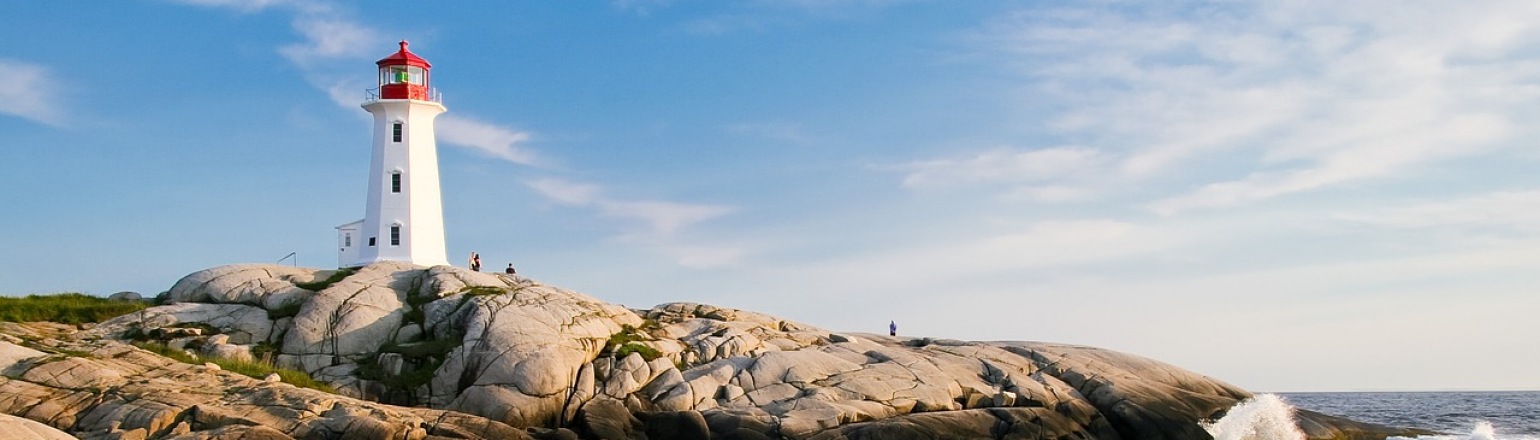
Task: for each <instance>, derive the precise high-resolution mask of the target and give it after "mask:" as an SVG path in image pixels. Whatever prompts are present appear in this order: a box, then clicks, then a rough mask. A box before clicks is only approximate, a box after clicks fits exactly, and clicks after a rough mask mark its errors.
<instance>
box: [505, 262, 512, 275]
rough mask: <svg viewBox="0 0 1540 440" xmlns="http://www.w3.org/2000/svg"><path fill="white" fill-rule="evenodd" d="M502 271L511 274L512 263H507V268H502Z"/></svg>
mask: <svg viewBox="0 0 1540 440" xmlns="http://www.w3.org/2000/svg"><path fill="white" fill-rule="evenodd" d="M503 273H506V274H509V275H513V263H508V268H507V269H503Z"/></svg>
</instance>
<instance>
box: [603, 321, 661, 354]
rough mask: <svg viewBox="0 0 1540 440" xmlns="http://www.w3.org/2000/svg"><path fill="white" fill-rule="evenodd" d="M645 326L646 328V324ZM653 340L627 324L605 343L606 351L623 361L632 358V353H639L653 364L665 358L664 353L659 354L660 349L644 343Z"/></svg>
mask: <svg viewBox="0 0 1540 440" xmlns="http://www.w3.org/2000/svg"><path fill="white" fill-rule="evenodd" d="M643 325H644V326H645V323H644V324H643ZM652 339H653V338H652V337H650V336H647V335H645V334H643V333H642V331H641V330H638V329H637V328H636V327H632V326H631V325H630V324H626V325H622V326H620V332H618V333H615V334H613V335H610V338H609V339H607V340H605V341H604V351H605V352H609V353H614V354H615V357H616V358H622V359H623V358H625V357H626V356H630V355H631V353H639V354H641V355H642V359H643V360H646V361H648V362H651V361H652V360H653V359H657V358H659V357H662V356H663V353H662V352H659V351H658V349H656V348H652V347H651V346H649V345H647V344H643V343H642V342H643V341H651V340H652Z"/></svg>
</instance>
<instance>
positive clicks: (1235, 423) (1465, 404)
mask: <svg viewBox="0 0 1540 440" xmlns="http://www.w3.org/2000/svg"><path fill="white" fill-rule="evenodd" d="M1295 408H1303V409H1308V410H1311V411H1315V412H1319V413H1325V414H1331V415H1335V416H1342V417H1347V418H1349V419H1353V420H1358V421H1362V422H1369V423H1378V424H1382V425H1389V426H1401V427H1411V428H1422V429H1428V430H1432V431H1437V432H1442V433H1445V434H1444V435H1436V436H1423V437H1418V438H1416V439H1414V440H1540V391H1512V392H1415V393H1284V394H1279V395H1275V394H1259V395H1257V396H1255V397H1253V398H1251V399H1248V400H1246V401H1245V402H1241V403H1240V404H1237V405H1236V406H1235V407H1234V408H1231V409H1230V412H1229V413H1228V414H1227V415H1225V417H1224V418H1222V419H1220V420H1217V421H1215V422H1214V423H1212V424H1205V425H1204V428H1205V429H1207V430H1208V432H1209V433H1210V434H1212V435H1213V436H1214V438H1215V439H1216V440H1299V439H1302V438H1304V434H1303V433H1300V432H1299V430H1298V429H1297V428H1294V425H1293V423H1292V422H1291V420H1292V417H1293V413H1294V409H1295ZM1393 438H1394V437H1393Z"/></svg>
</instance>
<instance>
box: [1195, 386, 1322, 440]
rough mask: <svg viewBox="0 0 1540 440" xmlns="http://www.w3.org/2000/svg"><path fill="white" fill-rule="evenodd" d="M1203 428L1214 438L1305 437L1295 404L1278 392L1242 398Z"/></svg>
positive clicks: (1300, 439) (1276, 439) (1292, 439)
mask: <svg viewBox="0 0 1540 440" xmlns="http://www.w3.org/2000/svg"><path fill="white" fill-rule="evenodd" d="M1203 429H1204V430H1206V431H1208V433H1209V435H1212V436H1214V440H1304V439H1305V433H1304V432H1303V431H1300V430H1299V425H1298V424H1296V423H1294V407H1293V406H1290V405H1289V403H1288V402H1285V401H1284V400H1283V398H1282V397H1278V396H1277V395H1274V394H1258V395H1255V396H1252V397H1251V398H1250V399H1246V400H1244V401H1241V403H1239V404H1236V405H1235V407H1233V408H1230V412H1228V413H1226V414H1225V416H1224V417H1221V418H1220V419H1219V420H1216V421H1214V422H1213V423H1203Z"/></svg>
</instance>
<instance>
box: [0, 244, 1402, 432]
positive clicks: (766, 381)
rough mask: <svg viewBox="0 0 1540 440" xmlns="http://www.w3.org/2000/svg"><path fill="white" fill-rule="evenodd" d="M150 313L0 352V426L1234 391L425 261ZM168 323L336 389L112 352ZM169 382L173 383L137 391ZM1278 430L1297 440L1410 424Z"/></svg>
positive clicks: (178, 292) (1126, 410)
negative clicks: (637, 305) (600, 293)
mask: <svg viewBox="0 0 1540 440" xmlns="http://www.w3.org/2000/svg"><path fill="white" fill-rule="evenodd" d="M166 300H167V304H165V305H161V306H156V307H151V308H149V309H146V310H144V311H142V312H138V313H134V314H130V315H125V316H122V317H119V318H116V319H113V320H110V321H108V322H104V323H102V324H100V325H98V326H95V327H94V328H91V329H89V330H85V331H80V332H77V333H76V334H74V335H72V336H71V337H70V338H69V340H68V341H65V342H60V341H54V342H56V343H58V344H64V345H63V346H59V345H57V344H56V345H54V346H55V347H63V348H54V349H53V350H56V351H57V350H70V351H71V352H84V353H88V355H87V356H83V357H68V356H61V355H58V354H57V353H55V354H49V353H42V352H43V351H46V350H42V349H40V348H37V347H48V346H49V345H48V344H43V343H39V342H30V344H31V345H33V346H35V347H34V348H33V349H31V350H33V352H25V351H18V349H20V350H27V349H28V348H26V347H20V346H15V344H12V345H13V346H14V348H10V349H7V348H5V347H3V346H0V364H4V363H9V365H10V366H9V367H6V371H5V377H6V379H4V380H5V382H3V383H0V396H3V395H7V394H5V393H4V391H11V392H13V393H17V395H25V396H34V397H29V398H27V399H16V398H13V399H10V400H9V401H4V400H0V412H3V413H7V414H12V415H17V416H22V417H26V418H28V419H31V420H35V421H39V422H43V423H46V424H48V425H50V426H53V427H54V428H58V429H61V430H64V431H67V432H70V433H73V434H75V435H79V436H82V437H93V438H96V437H101V438H129V437H132V436H133V435H137V434H123V435H119V434H112V433H118V432H136V433H143V434H144V435H145V437H144V438H164V436H165V435H167V434H168V433H178V434H176V435H191V434H192V433H194V432H203V433H205V434H198V435H202V436H203V437H196V438H245V437H250V438H262V437H261V436H270V437H269V438H285V437H281V436H288V437H294V438H307V436H309V437H315V436H318V435H320V434H317V433H333V432H369V433H374V434H380V435H387V434H388V435H390V436H396V438H438V437H442V438H522V437H519V436H524V437H528V436H549V437H552V438H561V437H569V438H570V437H581V438H632V439H642V438H654V439H656V438H703V439H704V438H733V439H759V438H766V439H776V438H785V439H868V438H871V439H890V438H898V439H904V438H916V439H920V438H924V439H931V438H979V439H985V438H988V439H1072V438H1080V439H1128V440H1133V439H1203V438H1209V435H1208V434H1207V433H1206V432H1205V431H1204V430H1203V428H1202V427H1201V426H1200V425H1199V422H1200V421H1204V420H1211V419H1214V418H1217V417H1219V416H1221V415H1223V414H1224V413H1225V411H1226V410H1227V409H1229V408H1230V407H1232V406H1234V405H1235V404H1236V403H1237V402H1239V401H1241V400H1243V399H1246V398H1247V397H1249V396H1251V394H1250V393H1249V392H1247V391H1245V390H1242V389H1240V388H1237V387H1234V386H1231V385H1229V384H1226V383H1224V382H1221V381H1218V380H1215V379H1212V378H1209V377H1205V376H1202V375H1200V374H1196V373H1193V372H1189V371H1186V370H1183V369H1180V368H1177V367H1174V366H1171V365H1167V364H1164V363H1161V362H1158V361H1154V360H1150V359H1146V358H1142V357H1138V356H1133V355H1129V354H1124V353H1118V352H1114V351H1110V350H1103V349H1097V348H1091V347H1082V346H1074V345H1065V344H1054V343H1045V342H970V341H957V340H946V339H930V338H906V337H891V336H887V335H876V334H862V333H839V332H831V331H828V330H824V329H820V328H818V327H814V326H811V325H807V324H802V323H797V322H793V321H788V320H784V319H780V318H776V317H773V316H768V315H764V314H760V313H754V312H750V311H745V310H736V309H731V308H724V307H717V306H711V305H705V304H693V303H668V304H662V305H658V306H655V307H652V308H649V309H628V308H626V307H623V306H620V305H616V304H610V303H606V302H604V301H601V300H598V299H595V298H593V297H590V296H587V295H583V294H580V293H577V292H572V291H569V290H565V289H561V288H557V287H553V286H548V285H544V284H541V283H539V282H537V281H535V280H531V279H528V278H524V277H520V276H514V275H503V274H488V273H480V272H472V271H467V270H462V269H458V268H454V267H448V266H436V267H431V268H424V267H418V266H412V265H407V264H399V263H379V264H374V265H370V266H367V267H363V268H360V269H357V270H344V271H335V270H315V269H302V268H293V267H283V266H272V265H237V266H223V267H217V268H213V269H208V270H204V271H200V272H197V273H194V274H192V275H189V276H187V277H185V278H183V279H182V280H181V281H179V282H177V283H176V285H175V286H173V287H172V289H171V290H170V291H169V292H168V294H167V295H166ZM189 327H196V328H198V329H207V332H206V333H208V334H196V335H185V336H179V338H181V339H173V340H174V341H176V340H180V341H183V342H182V345H183V346H188V347H198V348H199V350H200V351H199V354H202V355H204V356H220V357H229V356H235V357H240V356H248V357H251V358H252V359H254V360H259V361H267V362H272V363H276V364H277V365H279V366H283V367H288V368H294V369H299V370H304V371H306V372H309V373H310V374H311V375H313V376H315V377H316V378H318V379H320V380H323V381H326V382H328V383H330V384H331V385H332V386H333V387H335V388H336V389H337V390H338V391H339V393H340V394H342V396H337V395H329V394H326V393H321V392H319V391H313V390H303V389H298V388H294V387H291V386H288V385H285V384H282V383H281V382H278V383H275V382H269V381H263V380H259V379H250V378H244V377H236V376H238V375H233V374H231V373H228V372H224V373H220V372H211V371H205V370H206V369H205V368H204V367H200V366H191V365H185V364H179V363H176V362H174V361H169V360H165V359H163V358H156V356H154V355H153V354H149V353H148V352H145V351H143V350H139V349H136V348H134V347H131V346H127V345H123V344H122V343H119V342H116V341H117V340H121V339H124V338H132V337H136V336H140V335H144V334H147V333H149V332H155V331H160V332H162V333H161V334H162V335H164V332H165V331H167V329H173V328H184V329H185V328H189ZM0 333H7V332H6V331H5V329H4V328H0ZM11 333H15V332H11ZM195 333H196V332H195ZM18 336H21V335H18ZM29 340H30V341H38V340H41V339H39V338H29ZM69 344H77V345H74V346H71V345H69ZM79 344H83V345H79ZM38 353H42V354H38ZM45 361H46V362H45ZM87 372H89V374H88V373H87ZM170 383H177V384H181V385H175V387H179V388H177V389H182V390H184V391H179V392H177V393H174V394H171V396H174V397H165V396H161V395H157V394H153V393H150V392H148V389H149V388H151V387H154V386H173V385H169V384H170ZM4 388H9V389H4ZM232 389H233V390H237V391H234V392H232V391H229V390H232ZM207 390H224V391H219V392H213V391H207ZM28 399H30V400H28ZM114 399H116V400H114ZM120 400H121V403H114V404H112V405H106V404H103V403H102V402H107V401H111V402H118V401H120ZM45 401H46V402H56V403H52V404H43V403H41V402H45ZM316 402H326V403H324V404H321V403H316ZM39 408H42V409H39ZM339 408H340V409H339ZM430 408H431V409H430ZM1299 419H1300V422H1299V424H1300V425H1301V427H1302V428H1303V429H1304V430H1305V431H1306V432H1307V433H1308V434H1309V436H1310V437H1311V438H1319V439H1338V438H1340V439H1346V438H1384V437H1385V436H1386V435H1391V434H1409V433H1412V432H1410V431H1403V430H1396V429H1391V428H1385V427H1379V426H1374V425H1366V424H1358V423H1355V422H1351V421H1347V420H1343V419H1339V418H1335V417H1331V416H1325V415H1320V414H1314V413H1308V412H1301V413H1300V415H1299ZM109 420H111V421H117V422H116V424H114V423H113V422H109ZM211 420H212V421H211ZM280 420H282V421H280ZM177 426H185V427H183V428H177ZM257 429H273V430H276V431H275V432H267V431H261V432H257V431H256V430H257ZM135 430H139V431H135ZM215 430H224V431H220V432H236V431H239V432H238V434H239V436H245V437H236V436H230V435H235V434H229V435H227V434H221V433H215ZM114 435H117V437H112V436H114ZM457 436H458V437H457ZM505 436H506V437H505ZM188 438H193V437H188ZM361 438H362V437H361ZM368 438H373V437H368ZM380 438H383V437H380Z"/></svg>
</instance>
